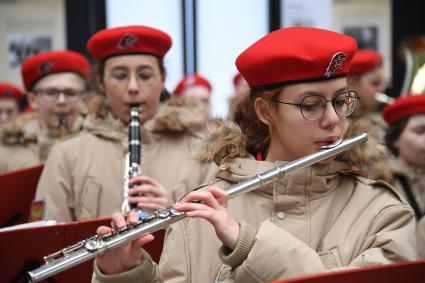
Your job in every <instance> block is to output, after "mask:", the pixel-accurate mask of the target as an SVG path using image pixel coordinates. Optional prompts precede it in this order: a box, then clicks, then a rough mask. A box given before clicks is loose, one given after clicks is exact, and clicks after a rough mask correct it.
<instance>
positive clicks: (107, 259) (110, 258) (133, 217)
mask: <svg viewBox="0 0 425 283" xmlns="http://www.w3.org/2000/svg"><path fill="white" fill-rule="evenodd" d="M138 221H139V216H138V214H137V213H136V212H134V211H131V212H130V213H129V214H128V217H127V219H125V217H124V215H123V214H121V213H114V214H113V215H112V221H111V226H112V228H113V229H114V230H119V229H122V228H124V227H126V226H127V223H128V224H136V223H137V222H138ZM111 231H112V229H111V228H110V227H106V226H100V227H99V228H97V234H98V235H99V236H103V235H106V234H108V233H110V232H111ZM153 239H154V237H153V235H152V234H145V235H143V236H141V237H140V238H138V239H136V240H134V241H132V242H130V243H128V244H126V245H124V246H121V247H118V248H116V249H113V250H109V251H106V252H105V253H104V254H103V255H100V256H98V257H96V263H97V265H98V267H99V268H100V270H101V271H102V272H103V273H104V274H107V275H112V274H118V273H121V272H125V271H128V270H130V269H132V268H134V267H136V266H138V265H139V264H140V263H141V262H142V260H143V256H142V255H143V254H142V251H141V248H142V246H143V245H145V244H147V243H149V242H150V241H152V240H153Z"/></svg>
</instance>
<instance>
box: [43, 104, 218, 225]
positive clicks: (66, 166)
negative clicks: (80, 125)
mask: <svg viewBox="0 0 425 283" xmlns="http://www.w3.org/2000/svg"><path fill="white" fill-rule="evenodd" d="M195 106H197V105H194V104H193V101H187V104H185V103H183V104H182V101H175V100H173V101H169V102H167V103H166V104H165V105H163V106H162V108H161V109H160V110H159V112H158V113H157V115H156V117H155V118H154V119H153V120H151V121H149V122H148V123H146V125H145V126H143V127H142V131H141V135H142V136H141V142H142V144H141V171H142V175H147V176H149V177H152V178H154V179H155V180H156V181H158V182H159V183H160V184H162V185H163V186H164V188H165V189H167V190H168V191H169V192H170V196H171V199H173V200H174V201H177V200H178V199H179V198H180V197H181V196H182V195H184V194H185V193H186V192H187V191H188V190H192V189H194V188H195V187H197V186H199V184H201V183H202V182H204V181H205V180H206V179H207V178H211V177H213V176H214V174H215V172H216V169H215V168H216V166H215V165H213V164H211V166H210V165H208V164H207V165H204V166H198V162H197V161H196V160H195V158H194V157H193V152H194V149H195V148H196V145H197V143H199V141H200V137H201V130H202V129H203V127H204V126H205V121H204V120H201V119H200V117H203V116H202V115H200V113H199V111H200V109H201V108H200V107H195ZM84 128H85V131H84V132H83V133H81V134H80V135H78V136H76V137H73V138H70V139H68V140H66V141H64V142H62V143H60V144H58V145H57V146H55V147H54V148H53V150H52V152H51V154H50V156H49V158H48V160H47V162H46V164H45V167H44V170H43V173H42V175H41V178H40V181H39V184H38V187H37V193H36V200H43V201H44V203H45V211H44V218H45V219H54V220H57V221H61V222H66V221H75V220H79V219H88V218H98V217H110V216H111V215H112V214H113V213H115V212H119V211H121V206H122V203H123V196H124V171H125V170H124V168H125V155H126V153H127V152H128V126H126V125H124V124H123V123H122V122H120V121H119V120H117V119H115V118H113V117H112V114H109V116H108V117H107V118H106V119H96V118H93V117H91V116H88V118H87V119H86V120H85V122H84ZM189 172H190V174H191V178H190V179H184V178H183V177H184V176H187V175H188V174H189ZM175 187H179V188H180V189H179V190H174V188H175Z"/></svg>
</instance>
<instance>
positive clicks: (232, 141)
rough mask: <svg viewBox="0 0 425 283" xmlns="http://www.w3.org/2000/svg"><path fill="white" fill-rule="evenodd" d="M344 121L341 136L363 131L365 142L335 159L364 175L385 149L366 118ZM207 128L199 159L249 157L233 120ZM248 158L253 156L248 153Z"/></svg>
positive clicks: (383, 155) (218, 160) (243, 137)
mask: <svg viewBox="0 0 425 283" xmlns="http://www.w3.org/2000/svg"><path fill="white" fill-rule="evenodd" d="M347 123H348V126H347V128H346V129H345V132H344V138H349V137H352V136H354V135H355V134H357V133H361V132H366V133H368V141H367V142H366V143H364V144H361V145H358V146H356V147H354V148H352V149H350V150H348V151H345V152H343V153H341V154H339V155H338V156H337V157H336V160H338V161H342V162H345V163H347V164H348V166H349V168H350V171H353V172H356V173H358V174H361V175H364V176H365V175H366V176H367V175H368V168H370V166H372V164H374V163H375V162H377V161H379V160H382V159H383V158H386V156H387V155H388V152H387V150H386V148H385V146H384V145H382V144H380V143H378V142H377V139H376V134H375V133H374V132H372V130H371V128H370V126H369V123H368V121H367V120H366V119H359V120H356V121H353V122H348V121H347ZM207 128H208V130H207V135H206V136H205V138H204V139H203V142H202V145H201V146H200V151H199V154H198V159H199V161H201V162H203V163H207V162H211V161H214V162H215V163H216V164H217V165H218V166H220V165H222V161H223V160H224V159H225V158H226V159H227V158H236V157H248V156H250V154H249V153H248V152H247V151H246V149H245V141H246V139H245V136H244V135H243V133H242V132H241V129H240V128H239V126H238V125H237V124H236V123H235V122H233V121H230V120H214V121H211V122H210V123H208V126H207ZM251 158H253V157H252V156H251ZM222 169H223V168H222Z"/></svg>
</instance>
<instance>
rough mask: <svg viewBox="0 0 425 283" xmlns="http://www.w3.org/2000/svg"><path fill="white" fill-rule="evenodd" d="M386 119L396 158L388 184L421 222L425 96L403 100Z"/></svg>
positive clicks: (423, 250) (422, 248)
mask: <svg viewBox="0 0 425 283" xmlns="http://www.w3.org/2000/svg"><path fill="white" fill-rule="evenodd" d="M382 115H383V117H384V119H385V121H386V122H387V123H388V125H389V126H388V129H387V131H386V135H385V143H386V145H387V147H388V148H389V150H390V151H391V153H392V154H393V155H394V160H391V162H388V164H389V171H390V172H391V174H392V176H391V179H390V180H387V181H389V182H391V183H392V184H393V185H394V186H395V187H396V188H397V189H398V190H399V191H400V192H401V193H402V194H403V195H404V197H405V198H406V199H407V200H408V201H409V204H410V205H411V207H412V208H413V209H414V211H415V215H416V219H417V220H418V221H419V220H420V219H421V218H423V216H424V215H425V95H423V94H421V95H414V94H411V95H408V96H405V97H400V98H398V99H397V100H395V102H394V103H392V104H390V105H388V106H386V107H385V108H384V109H383V111H382ZM424 225H425V223H424ZM418 237H421V238H422V239H425V231H424V232H422V233H419V230H418ZM418 251H419V255H420V256H421V257H425V242H422V245H419V241H418Z"/></svg>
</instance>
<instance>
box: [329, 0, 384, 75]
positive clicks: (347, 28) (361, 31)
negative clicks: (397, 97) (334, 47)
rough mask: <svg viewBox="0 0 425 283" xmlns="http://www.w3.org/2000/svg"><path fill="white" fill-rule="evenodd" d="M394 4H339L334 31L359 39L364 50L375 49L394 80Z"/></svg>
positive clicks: (343, 0) (379, 0)
mask: <svg viewBox="0 0 425 283" xmlns="http://www.w3.org/2000/svg"><path fill="white" fill-rule="evenodd" d="M391 5H392V4H391V0H374V1H370V0H355V1H353V0H335V2H334V13H333V17H334V19H333V21H334V29H335V30H336V31H339V32H342V33H345V34H347V35H350V36H351V37H353V38H354V39H356V41H357V44H358V47H359V48H360V49H373V50H376V51H378V52H379V53H381V55H382V56H383V58H384V69H385V73H386V76H387V78H388V79H389V80H391V53H392V50H391V41H392V39H391V29H392V28H391V23H392V20H391Z"/></svg>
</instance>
